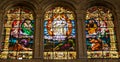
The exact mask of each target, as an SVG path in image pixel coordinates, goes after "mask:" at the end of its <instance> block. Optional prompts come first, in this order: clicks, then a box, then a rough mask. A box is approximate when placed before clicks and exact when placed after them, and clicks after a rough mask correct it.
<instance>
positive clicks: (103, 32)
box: [85, 6, 118, 58]
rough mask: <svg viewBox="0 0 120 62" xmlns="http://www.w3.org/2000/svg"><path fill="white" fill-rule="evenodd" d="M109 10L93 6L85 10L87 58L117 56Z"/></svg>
mask: <svg viewBox="0 0 120 62" xmlns="http://www.w3.org/2000/svg"><path fill="white" fill-rule="evenodd" d="M113 22H114V21H113V15H112V13H111V10H110V9H108V8H105V7H102V6H94V7H91V8H89V9H88V10H87V15H86V20H85V23H86V31H85V33H86V44H87V54H88V58H118V52H117V47H116V45H117V43H116V37H115V36H116V35H115V34H116V33H115V31H114V30H115V26H114V23H113Z"/></svg>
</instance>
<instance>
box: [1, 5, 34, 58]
mask: <svg viewBox="0 0 120 62" xmlns="http://www.w3.org/2000/svg"><path fill="white" fill-rule="evenodd" d="M6 17H7V20H5V22H4V31H3V34H2V37H3V40H2V52H1V53H0V55H1V56H0V58H2V59H30V58H32V50H33V35H34V20H33V14H32V13H31V11H30V10H29V9H27V8H24V7H15V8H12V9H10V10H8V11H7V14H6Z"/></svg>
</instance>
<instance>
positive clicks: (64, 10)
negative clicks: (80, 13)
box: [46, 7, 73, 14]
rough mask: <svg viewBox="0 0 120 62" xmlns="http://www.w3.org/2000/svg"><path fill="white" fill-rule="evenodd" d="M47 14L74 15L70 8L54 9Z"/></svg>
mask: <svg viewBox="0 0 120 62" xmlns="http://www.w3.org/2000/svg"><path fill="white" fill-rule="evenodd" d="M46 13H58V14H60V13H73V12H72V11H71V10H69V9H68V8H64V7H54V8H52V9H50V10H49V11H47V12H46Z"/></svg>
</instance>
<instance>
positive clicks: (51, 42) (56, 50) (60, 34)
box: [44, 7, 76, 59]
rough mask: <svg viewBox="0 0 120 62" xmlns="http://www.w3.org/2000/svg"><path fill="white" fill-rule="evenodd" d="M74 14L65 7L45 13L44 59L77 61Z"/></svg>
mask: <svg viewBox="0 0 120 62" xmlns="http://www.w3.org/2000/svg"><path fill="white" fill-rule="evenodd" d="M75 35H76V30H75V19H74V13H73V12H72V11H70V10H69V9H66V8H63V7H55V8H52V9H50V10H48V11H47V12H46V13H45V19H44V59H75V58H76V48H75V46H76V42H75V37H76V36H75Z"/></svg>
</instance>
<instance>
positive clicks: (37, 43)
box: [34, 12, 41, 58]
mask: <svg viewBox="0 0 120 62" xmlns="http://www.w3.org/2000/svg"><path fill="white" fill-rule="evenodd" d="M40 15H41V14H40V13H39V12H37V13H36V20H35V31H34V33H35V34H34V58H40V37H41V36H40V34H41V33H40V25H41V24H40Z"/></svg>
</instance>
